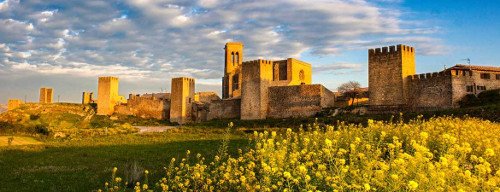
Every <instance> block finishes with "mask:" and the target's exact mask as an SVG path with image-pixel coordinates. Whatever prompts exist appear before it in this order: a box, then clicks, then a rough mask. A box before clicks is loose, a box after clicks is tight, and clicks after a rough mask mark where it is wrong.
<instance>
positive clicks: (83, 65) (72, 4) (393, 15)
mask: <svg viewBox="0 0 500 192" xmlns="http://www.w3.org/2000/svg"><path fill="white" fill-rule="evenodd" d="M498 7H500V1H486V0H484V1H451V0H443V1H434V0H423V1H421V0H418V1H417V0H414V1H403V0H374V1H365V0H324V1H323V0H318V1H314V0H273V1H238V0H233V1H224V0H182V1H175V0H116V1H115V0H102V1H95V0H86V1H68V0H26V1H24V0H21V1H20V0H0V90H1V91H0V103H6V102H7V99H8V98H20V99H24V98H25V96H26V97H27V100H28V101H35V100H37V99H38V95H37V94H38V89H39V87H41V86H49V87H53V88H55V97H54V99H55V100H57V96H58V95H59V96H60V100H61V101H68V102H78V101H80V99H81V92H82V91H94V92H96V91H97V90H96V89H97V87H96V86H97V77H98V76H118V77H119V78H120V93H121V94H123V95H127V94H128V93H131V92H134V93H151V92H160V91H162V90H170V79H171V78H172V77H177V76H190V77H194V78H196V86H197V87H196V89H197V91H209V90H211V91H216V92H218V93H220V90H221V88H220V84H221V77H222V76H223V56H224V53H223V47H224V44H225V43H226V42H229V41H242V42H244V44H245V50H244V56H245V58H244V60H252V59H257V58H266V59H283V58H287V57H294V58H298V59H301V60H304V61H306V62H309V63H311V64H312V65H313V73H314V75H313V81H314V83H321V84H323V85H325V86H326V87H327V88H329V89H331V90H335V89H336V87H337V86H338V85H339V84H341V83H342V82H346V81H349V80H356V81H359V82H361V84H363V85H365V86H367V84H368V83H367V49H368V48H375V47H380V46H387V45H394V44H400V43H403V44H408V45H411V46H414V47H416V49H417V72H419V73H423V72H431V71H437V70H441V69H443V67H444V66H448V67H449V66H452V65H454V64H456V63H461V62H463V61H462V59H464V58H470V59H471V61H472V62H473V63H475V64H481V65H494V66H499V64H500V54H498V52H499V51H498V49H499V45H500V40H499V37H500V30H499V29H500V24H499V23H500V22H498V21H499V20H500V14H498V13H497V10H496V8H498Z"/></svg>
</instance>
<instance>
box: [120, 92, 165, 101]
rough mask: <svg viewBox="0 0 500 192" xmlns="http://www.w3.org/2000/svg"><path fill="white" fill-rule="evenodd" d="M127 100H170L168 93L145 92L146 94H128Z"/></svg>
mask: <svg viewBox="0 0 500 192" xmlns="http://www.w3.org/2000/svg"><path fill="white" fill-rule="evenodd" d="M128 99H129V101H140V100H152V101H156V100H158V101H163V100H167V101H169V100H170V93H146V94H142V95H141V94H129V95H128Z"/></svg>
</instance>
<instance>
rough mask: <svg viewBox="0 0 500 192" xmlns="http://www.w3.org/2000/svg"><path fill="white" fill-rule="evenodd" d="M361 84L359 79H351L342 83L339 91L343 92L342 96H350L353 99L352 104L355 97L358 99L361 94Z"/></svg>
mask: <svg viewBox="0 0 500 192" xmlns="http://www.w3.org/2000/svg"><path fill="white" fill-rule="evenodd" d="M360 88H361V84H360V83H359V82H357V81H349V82H346V83H342V84H341V85H340V86H339V87H338V88H337V91H339V93H341V94H342V96H344V97H346V98H349V101H351V105H353V104H354V99H356V98H357V97H358V96H359V94H360V92H361V91H360Z"/></svg>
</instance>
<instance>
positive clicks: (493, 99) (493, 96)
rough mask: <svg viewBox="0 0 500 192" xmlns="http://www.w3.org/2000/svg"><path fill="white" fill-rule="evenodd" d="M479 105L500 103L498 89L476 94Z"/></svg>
mask: <svg viewBox="0 0 500 192" xmlns="http://www.w3.org/2000/svg"><path fill="white" fill-rule="evenodd" d="M477 98H478V99H479V100H480V101H481V104H492V103H499V102H500V89H494V90H487V91H483V92H481V93H479V94H477Z"/></svg>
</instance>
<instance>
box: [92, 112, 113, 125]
mask: <svg viewBox="0 0 500 192" xmlns="http://www.w3.org/2000/svg"><path fill="white" fill-rule="evenodd" d="M113 124H114V122H113V120H111V119H109V117H108V116H105V115H95V116H94V117H92V119H91V120H90V127H91V128H103V127H113Z"/></svg>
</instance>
